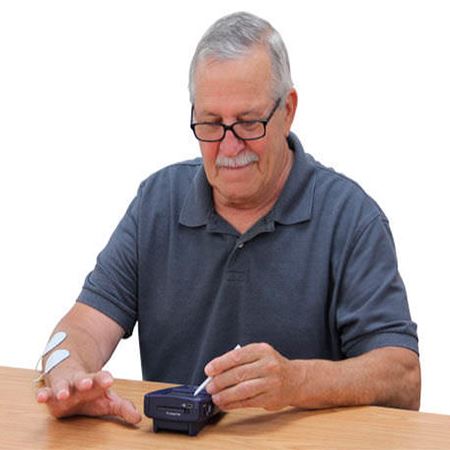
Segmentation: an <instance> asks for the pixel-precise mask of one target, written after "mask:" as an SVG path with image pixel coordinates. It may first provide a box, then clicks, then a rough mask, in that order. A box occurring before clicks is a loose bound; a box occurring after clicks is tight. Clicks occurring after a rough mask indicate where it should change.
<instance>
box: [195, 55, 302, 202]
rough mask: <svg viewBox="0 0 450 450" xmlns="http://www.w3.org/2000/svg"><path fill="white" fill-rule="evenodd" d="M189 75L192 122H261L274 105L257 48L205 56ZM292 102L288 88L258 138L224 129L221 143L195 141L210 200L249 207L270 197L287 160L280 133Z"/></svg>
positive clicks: (265, 59)
mask: <svg viewBox="0 0 450 450" xmlns="http://www.w3.org/2000/svg"><path fill="white" fill-rule="evenodd" d="M195 75H196V76H195V105H194V106H195V107H194V122H222V123H225V124H227V125H230V124H232V123H234V122H236V121H238V120H264V119H266V118H267V116H268V115H269V114H270V112H271V110H272V109H273V107H274V105H275V101H274V99H273V98H272V95H271V93H272V82H271V62H270V58H269V56H268V54H267V52H266V50H265V49H263V48H255V50H253V51H252V52H251V53H250V54H249V55H247V56H245V57H243V58H240V59H236V60H229V61H214V60H208V59H206V60H204V61H202V62H200V63H199V65H198V67H197V71H196V74H195ZM295 106H296V94H295V91H292V92H291V94H290V95H289V96H288V100H287V101H286V102H285V103H284V102H283V103H282V104H280V106H279V108H277V110H276V111H275V113H274V115H273V116H272V118H271V120H270V122H269V123H268V124H267V129H266V135H265V137H263V138H261V139H258V140H254V141H243V140H240V139H238V138H236V136H234V134H233V133H232V132H231V131H227V132H226V134H225V137H224V139H223V140H222V141H221V142H200V149H201V153H202V156H203V163H204V168H205V172H206V176H207V178H208V181H209V183H210V185H211V186H212V188H213V193H214V201H215V202H216V203H217V202H220V203H221V204H223V205H227V206H235V207H240V208H254V207H259V206H260V205H261V204H262V203H261V202H264V201H266V199H267V196H271V195H272V196H273V191H274V190H275V189H277V184H279V180H280V177H281V175H282V173H283V171H284V170H285V169H286V165H287V164H289V149H288V146H287V142H286V137H287V134H288V132H289V129H290V125H291V123H292V120H293V116H294V113H295ZM224 161H225V163H227V164H226V165H224V164H222V163H223V162H224Z"/></svg>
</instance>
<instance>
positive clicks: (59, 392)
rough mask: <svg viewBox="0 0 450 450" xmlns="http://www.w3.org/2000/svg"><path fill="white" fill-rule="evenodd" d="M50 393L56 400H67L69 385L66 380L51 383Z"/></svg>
mask: <svg viewBox="0 0 450 450" xmlns="http://www.w3.org/2000/svg"><path fill="white" fill-rule="evenodd" d="M52 391H53V396H54V397H55V398H56V399H57V400H67V399H68V398H69V397H70V384H69V382H68V381H67V380H66V379H59V380H55V381H54V382H53V383H52Z"/></svg>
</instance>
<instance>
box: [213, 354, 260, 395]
mask: <svg viewBox="0 0 450 450" xmlns="http://www.w3.org/2000/svg"><path fill="white" fill-rule="evenodd" d="M262 375H263V373H262V364H261V361H260V360H258V361H255V362H253V363H248V364H242V365H240V366H237V367H233V368H231V369H229V370H227V371H225V372H222V373H220V374H219V375H216V376H215V377H214V378H213V380H212V381H211V382H210V383H209V384H208V386H207V387H206V390H207V392H208V393H209V394H216V393H218V392H220V391H222V390H224V389H226V388H228V387H231V386H235V385H237V384H239V383H243V382H244V381H248V380H252V379H255V378H260V377H261V376H262Z"/></svg>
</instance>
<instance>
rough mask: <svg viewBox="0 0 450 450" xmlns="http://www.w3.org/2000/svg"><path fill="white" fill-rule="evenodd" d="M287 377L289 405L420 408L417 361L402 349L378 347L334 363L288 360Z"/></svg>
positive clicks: (418, 367)
mask: <svg viewBox="0 0 450 450" xmlns="http://www.w3.org/2000/svg"><path fill="white" fill-rule="evenodd" d="M290 378H291V380H293V382H292V383H293V384H292V388H291V389H292V393H293V397H292V406H299V407H302V408H326V407H334V406H356V405H379V406H389V407H397V408H404V409H415V410H418V409H419V406H420V385H421V381H420V364H419V359H418V357H417V355H416V354H415V353H414V352H412V351H410V350H407V349H403V348H397V347H386V348H381V349H377V350H373V351H371V352H368V353H366V354H364V355H361V356H358V357H355V358H349V359H347V360H343V361H337V362H333V361H326V360H308V361H305V360H298V361H292V373H291V377H290Z"/></svg>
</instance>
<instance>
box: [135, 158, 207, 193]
mask: <svg viewBox="0 0 450 450" xmlns="http://www.w3.org/2000/svg"><path fill="white" fill-rule="evenodd" d="M202 165H203V160H202V158H194V159H189V160H185V161H180V162H177V163H174V164H170V165H169V166H166V167H163V168H162V169H159V170H157V171H156V172H154V173H152V174H151V175H150V176H148V177H147V178H146V179H145V180H144V181H142V183H141V185H140V192H141V194H148V193H150V192H152V193H157V191H158V190H162V191H161V194H164V193H168V192H167V188H168V187H169V186H170V190H171V191H172V193H173V192H174V190H175V191H177V190H181V191H182V192H183V190H184V189H185V188H186V186H187V185H189V184H191V182H192V180H193V178H194V177H195V175H196V174H197V172H198V171H199V169H200V168H201V167H202ZM184 192H185V191H184Z"/></svg>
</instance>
